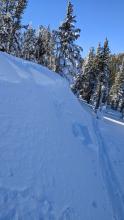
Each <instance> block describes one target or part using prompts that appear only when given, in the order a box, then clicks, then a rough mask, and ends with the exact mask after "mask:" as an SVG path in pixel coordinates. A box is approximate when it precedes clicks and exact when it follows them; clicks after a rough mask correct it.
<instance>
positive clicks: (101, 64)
mask: <svg viewBox="0 0 124 220" xmlns="http://www.w3.org/2000/svg"><path fill="white" fill-rule="evenodd" d="M109 60H110V50H109V46H108V40H107V39H106V40H105V42H104V47H101V44H99V45H98V48H97V52H96V61H95V63H96V76H97V87H96V92H95V96H94V97H95V109H96V110H97V109H98V108H99V107H100V105H101V104H106V103H107V97H108V92H109V84H108V82H109V74H110V69H109Z"/></svg>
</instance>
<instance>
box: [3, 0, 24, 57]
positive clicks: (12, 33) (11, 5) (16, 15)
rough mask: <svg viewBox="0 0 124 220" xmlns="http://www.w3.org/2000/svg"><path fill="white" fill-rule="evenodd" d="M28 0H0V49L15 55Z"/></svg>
mask: <svg viewBox="0 0 124 220" xmlns="http://www.w3.org/2000/svg"><path fill="white" fill-rule="evenodd" d="M26 5H27V0H0V49H1V50H4V51H6V52H8V53H13V54H15V48H17V47H18V46H17V45H18V44H19V42H18V40H19V35H20V33H19V31H20V28H21V16H22V14H23V11H24V9H25V7H26Z"/></svg>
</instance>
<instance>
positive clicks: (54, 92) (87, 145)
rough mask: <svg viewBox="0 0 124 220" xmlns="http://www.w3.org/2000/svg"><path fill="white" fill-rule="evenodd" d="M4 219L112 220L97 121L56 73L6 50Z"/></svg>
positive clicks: (1, 164)
mask: <svg viewBox="0 0 124 220" xmlns="http://www.w3.org/2000/svg"><path fill="white" fill-rule="evenodd" d="M0 219H2V220H3V219H5V220H10V219H11V220H15V219H20V220H28V219H29V220H39V219H42V220H111V219H112V214H111V206H110V204H109V200H108V197H107V192H106V190H105V187H104V183H103V179H102V175H101V170H100V168H99V158H98V143H97V139H96V136H95V132H94V128H93V125H92V116H91V115H90V114H89V113H88V112H86V111H85V110H84V109H83V108H82V106H81V105H80V104H79V103H78V101H77V100H76V98H75V97H74V95H73V94H72V93H71V91H70V89H69V88H68V85H67V83H66V82H65V81H64V80H63V79H61V78H60V77H59V76H58V75H57V74H55V73H52V72H51V71H49V70H47V69H46V68H44V67H41V66H39V65H36V64H33V63H31V62H27V61H24V60H21V59H17V58H14V57H12V56H10V55H7V54H5V53H0Z"/></svg>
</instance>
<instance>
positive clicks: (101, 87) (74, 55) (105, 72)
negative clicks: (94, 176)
mask: <svg viewBox="0 0 124 220" xmlns="http://www.w3.org/2000/svg"><path fill="white" fill-rule="evenodd" d="M27 4H28V0H0V50H1V51H4V52H7V53H9V54H12V55H15V56H17V57H21V58H23V59H26V60H29V61H33V62H36V63H38V64H41V65H44V66H46V67H48V68H49V69H51V70H53V71H55V72H57V73H58V74H60V75H61V76H62V77H65V78H66V79H67V80H68V81H69V83H70V85H71V88H72V91H73V92H74V93H75V94H76V95H77V96H78V97H80V98H81V99H84V100H86V101H87V102H88V103H90V104H92V105H93V106H94V109H95V110H96V111H97V109H98V108H99V107H100V106H102V105H110V106H111V107H112V108H114V109H118V110H120V111H123V110H124V57H123V59H121V62H120V63H119V64H118V63H117V60H116V59H114V56H112V55H111V53H110V49H109V42H108V40H107V39H105V42H104V45H101V44H100V43H99V44H98V47H97V49H96V50H95V49H94V48H91V49H90V51H89V54H88V56H87V57H86V58H85V59H83V58H82V51H83V49H82V47H81V46H79V45H77V41H76V40H77V39H78V38H79V37H80V32H81V30H80V29H79V28H77V27H76V16H75V15H74V6H73V4H72V3H71V1H68V5H67V13H66V16H65V19H64V21H63V22H62V23H61V25H60V26H59V27H58V29H57V30H51V29H50V27H49V26H48V27H44V26H43V25H40V26H39V28H37V29H36V28H33V27H32V25H30V24H26V25H23V24H22V21H21V19H22V16H23V13H24V10H25V8H26V6H27ZM113 73H114V74H113ZM113 75H114V76H113Z"/></svg>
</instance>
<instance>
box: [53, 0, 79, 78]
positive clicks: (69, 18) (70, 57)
mask: <svg viewBox="0 0 124 220" xmlns="http://www.w3.org/2000/svg"><path fill="white" fill-rule="evenodd" d="M75 18H76V16H74V15H73V5H72V3H71V1H69V2H68V7H67V14H66V18H65V20H64V22H63V23H62V24H61V26H60V27H59V30H58V31H57V36H58V41H59V46H58V48H57V49H58V51H57V55H58V56H57V62H56V72H58V73H60V74H61V75H64V76H66V77H67V78H70V76H74V75H75V74H76V73H77V67H78V65H79V62H80V61H81V55H80V52H81V48H80V47H79V46H77V45H76V44H75V41H76V40H77V39H78V38H79V37H80V29H79V28H76V27H75V24H76V20H75Z"/></svg>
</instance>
